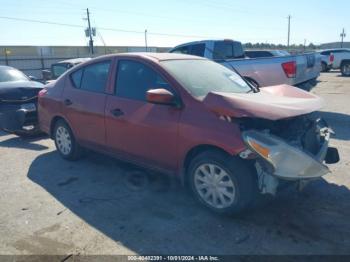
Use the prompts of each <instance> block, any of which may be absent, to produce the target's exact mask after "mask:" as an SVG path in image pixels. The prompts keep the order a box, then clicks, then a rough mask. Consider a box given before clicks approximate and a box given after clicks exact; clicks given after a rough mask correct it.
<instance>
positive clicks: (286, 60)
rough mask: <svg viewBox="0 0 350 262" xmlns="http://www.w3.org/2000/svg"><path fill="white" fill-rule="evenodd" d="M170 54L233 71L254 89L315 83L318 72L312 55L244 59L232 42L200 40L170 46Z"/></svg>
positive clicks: (316, 58)
mask: <svg viewBox="0 0 350 262" xmlns="http://www.w3.org/2000/svg"><path fill="white" fill-rule="evenodd" d="M169 52H170V53H182V54H190V55H197V56H202V57H206V58H208V59H211V60H214V61H216V62H218V63H220V64H222V65H224V66H226V67H227V68H230V69H233V70H236V71H237V72H238V73H239V74H240V75H241V76H243V77H244V78H245V79H246V80H248V81H249V82H250V83H252V84H253V85H255V86H257V87H263V86H271V85H280V84H288V85H293V86H303V84H304V83H306V82H310V83H315V82H316V81H315V80H316V79H317V77H318V76H319V75H320V70H321V56H320V55H319V54H316V53H307V54H302V55H290V56H279V57H264V58H247V57H246V56H245V54H244V50H243V47H242V44H241V43H240V42H238V41H233V40H204V41H197V42H190V43H185V44H182V45H179V46H176V47H174V48H173V49H171V50H170V51H169Z"/></svg>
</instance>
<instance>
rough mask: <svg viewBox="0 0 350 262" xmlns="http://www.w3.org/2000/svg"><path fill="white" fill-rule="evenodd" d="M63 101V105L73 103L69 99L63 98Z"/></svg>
mask: <svg viewBox="0 0 350 262" xmlns="http://www.w3.org/2000/svg"><path fill="white" fill-rule="evenodd" d="M63 103H64V105H66V106H70V105H71V104H73V102H72V101H71V100H70V99H65V100H64V101H63Z"/></svg>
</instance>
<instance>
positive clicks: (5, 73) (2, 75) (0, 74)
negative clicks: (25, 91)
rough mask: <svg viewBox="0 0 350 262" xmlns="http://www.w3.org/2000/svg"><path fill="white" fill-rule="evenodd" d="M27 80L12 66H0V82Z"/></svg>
mask: <svg viewBox="0 0 350 262" xmlns="http://www.w3.org/2000/svg"><path fill="white" fill-rule="evenodd" d="M15 81H29V79H28V77H27V76H26V75H25V74H23V73H22V72H21V71H19V70H17V69H15V68H12V67H0V82H15Z"/></svg>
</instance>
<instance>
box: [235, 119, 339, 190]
mask: <svg viewBox="0 0 350 262" xmlns="http://www.w3.org/2000/svg"><path fill="white" fill-rule="evenodd" d="M234 122H236V123H238V124H239V126H240V128H241V130H242V133H243V138H244V141H245V143H246V144H247V145H248V147H249V151H251V152H253V153H254V154H257V158H256V162H255V167H256V170H257V174H258V179H259V188H260V190H261V192H262V193H269V194H275V193H276V190H277V187H278V186H279V185H280V184H281V182H282V180H284V181H294V182H298V183H299V184H300V185H301V184H305V182H307V181H310V180H311V179H314V178H318V177H321V176H323V175H325V174H327V173H329V172H330V171H329V169H328V167H327V166H325V165H324V164H323V162H324V161H325V162H326V163H328V164H332V163H336V162H338V161H339V155H338V151H337V149H336V148H329V147H328V141H329V137H330V135H331V133H333V131H332V129H331V128H329V127H328V125H327V123H326V122H325V121H324V120H323V119H321V118H319V117H318V116H317V113H310V114H306V115H300V116H295V117H291V118H287V119H281V120H266V119H260V118H238V119H235V120H234ZM243 153H244V154H243V155H242V154H241V155H240V156H241V157H242V158H244V157H247V156H248V155H247V152H243Z"/></svg>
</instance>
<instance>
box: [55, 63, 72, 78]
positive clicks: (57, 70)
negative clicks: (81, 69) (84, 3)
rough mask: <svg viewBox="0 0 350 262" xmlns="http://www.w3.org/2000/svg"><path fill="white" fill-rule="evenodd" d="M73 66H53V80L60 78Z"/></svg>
mask: <svg viewBox="0 0 350 262" xmlns="http://www.w3.org/2000/svg"><path fill="white" fill-rule="evenodd" d="M70 67H71V66H69V65H68V64H56V65H52V78H53V79H57V78H59V77H60V76H61V75H62V74H63V73H64V72H66V71H67V70H68V69H69V68H70Z"/></svg>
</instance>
